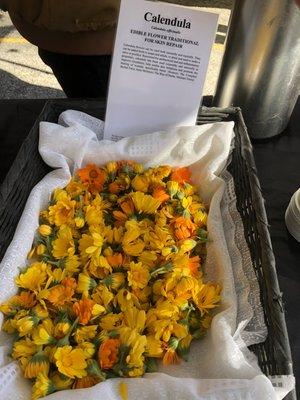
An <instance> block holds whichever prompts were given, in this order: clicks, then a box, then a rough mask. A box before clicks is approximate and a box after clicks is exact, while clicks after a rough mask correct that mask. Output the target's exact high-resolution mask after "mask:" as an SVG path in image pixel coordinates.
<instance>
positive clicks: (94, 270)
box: [89, 256, 112, 279]
mask: <svg viewBox="0 0 300 400" xmlns="http://www.w3.org/2000/svg"><path fill="white" fill-rule="evenodd" d="M111 271H112V268H111V266H110V265H109V263H108V261H107V259H106V258H105V257H104V256H95V257H93V258H92V259H91V261H90V264H89V272H90V273H91V275H93V276H95V277H96V278H99V279H103V278H104V277H106V276H107V275H108V274H109V273H111Z"/></svg>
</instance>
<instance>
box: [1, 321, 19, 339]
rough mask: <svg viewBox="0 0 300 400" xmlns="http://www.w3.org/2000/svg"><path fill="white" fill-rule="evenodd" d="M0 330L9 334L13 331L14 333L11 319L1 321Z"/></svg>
mask: <svg viewBox="0 0 300 400" xmlns="http://www.w3.org/2000/svg"><path fill="white" fill-rule="evenodd" d="M2 330H3V331H4V332H6V333H8V334H9V335H12V334H13V333H15V332H16V328H15V326H14V325H13V320H11V319H7V320H6V321H3V324H2Z"/></svg>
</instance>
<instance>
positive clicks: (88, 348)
mask: <svg viewBox="0 0 300 400" xmlns="http://www.w3.org/2000/svg"><path fill="white" fill-rule="evenodd" d="M78 348H79V349H81V350H82V351H83V353H84V356H85V358H86V359H87V360H88V359H89V358H92V357H93V355H94V354H95V352H96V348H95V345H94V344H93V343H91V342H80V343H79V345H78Z"/></svg>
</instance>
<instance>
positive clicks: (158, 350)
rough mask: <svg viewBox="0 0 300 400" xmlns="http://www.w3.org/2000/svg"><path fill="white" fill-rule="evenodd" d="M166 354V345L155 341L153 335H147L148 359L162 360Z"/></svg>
mask: <svg viewBox="0 0 300 400" xmlns="http://www.w3.org/2000/svg"><path fill="white" fill-rule="evenodd" d="M163 353H164V344H163V342H162V341H161V340H158V339H155V337H154V336H153V335H147V344H146V355H147V356H148V357H155V358H161V357H162V355H163Z"/></svg>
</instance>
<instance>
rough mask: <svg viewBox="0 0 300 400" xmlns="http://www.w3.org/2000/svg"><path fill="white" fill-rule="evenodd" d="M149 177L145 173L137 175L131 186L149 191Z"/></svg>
mask: <svg viewBox="0 0 300 400" xmlns="http://www.w3.org/2000/svg"><path fill="white" fill-rule="evenodd" d="M149 183H150V182H149V179H148V178H147V176H145V175H136V176H135V177H134V179H133V180H132V182H131V186H132V187H133V189H134V190H136V191H137V192H143V193H147V191H148V188H149Z"/></svg>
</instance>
